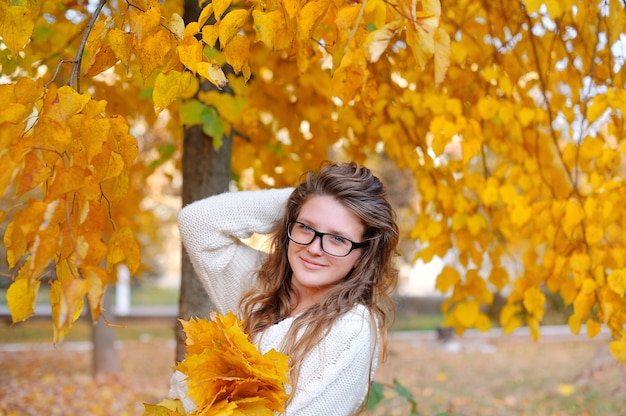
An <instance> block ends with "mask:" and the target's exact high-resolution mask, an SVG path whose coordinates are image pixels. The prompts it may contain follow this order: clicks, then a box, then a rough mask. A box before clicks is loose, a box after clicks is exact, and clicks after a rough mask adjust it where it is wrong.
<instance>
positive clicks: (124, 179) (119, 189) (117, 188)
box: [109, 171, 129, 202]
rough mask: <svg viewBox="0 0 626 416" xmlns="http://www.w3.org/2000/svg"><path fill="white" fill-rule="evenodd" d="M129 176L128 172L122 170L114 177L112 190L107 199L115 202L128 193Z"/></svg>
mask: <svg viewBox="0 0 626 416" xmlns="http://www.w3.org/2000/svg"><path fill="white" fill-rule="evenodd" d="M128 185H129V177H128V173H126V172H125V171H122V172H121V173H120V174H119V175H118V176H117V177H116V178H115V184H114V185H113V191H112V192H111V196H110V197H109V199H110V200H111V201H113V202H117V201H119V200H121V199H122V198H124V197H125V196H126V194H127V193H128Z"/></svg>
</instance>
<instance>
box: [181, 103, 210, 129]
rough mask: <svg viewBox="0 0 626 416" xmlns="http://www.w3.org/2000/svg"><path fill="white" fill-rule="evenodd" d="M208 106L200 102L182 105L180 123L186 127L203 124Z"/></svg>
mask: <svg viewBox="0 0 626 416" xmlns="http://www.w3.org/2000/svg"><path fill="white" fill-rule="evenodd" d="M205 108H206V105H205V104H203V103H201V102H200V101H198V100H187V101H185V102H183V103H182V104H181V105H180V121H181V123H182V124H183V125H184V126H193V125H194V124H202V112H203V111H204V109H205Z"/></svg>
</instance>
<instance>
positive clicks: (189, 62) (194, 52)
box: [155, 36, 202, 108]
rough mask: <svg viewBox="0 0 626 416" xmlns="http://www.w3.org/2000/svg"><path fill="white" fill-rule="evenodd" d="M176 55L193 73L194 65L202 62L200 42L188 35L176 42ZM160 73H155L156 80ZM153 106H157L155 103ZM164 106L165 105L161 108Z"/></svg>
mask: <svg viewBox="0 0 626 416" xmlns="http://www.w3.org/2000/svg"><path fill="white" fill-rule="evenodd" d="M178 56H179V57H180V62H182V64H183V65H185V67H187V68H188V69H190V70H192V71H193V72H194V73H195V71H196V66H197V65H198V63H199V62H202V44H201V43H200V42H198V40H197V39H196V38H195V37H194V36H188V37H186V38H185V39H183V41H182V42H180V43H179V44H178ZM169 73H170V74H172V73H178V71H170V72H169ZM162 74H163V73H159V74H158V75H157V80H158V76H159V75H162ZM155 88H156V86H155ZM155 106H156V107H157V108H159V106H157V105H156V104H155ZM165 107H167V105H166V106H164V107H161V108H165Z"/></svg>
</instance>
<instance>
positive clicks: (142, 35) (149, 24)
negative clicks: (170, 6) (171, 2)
mask: <svg viewBox="0 0 626 416" xmlns="http://www.w3.org/2000/svg"><path fill="white" fill-rule="evenodd" d="M147 3H148V9H147V10H145V11H143V12H140V11H137V10H136V9H135V8H131V10H132V13H130V31H131V33H134V34H135V36H137V38H138V39H139V42H140V44H141V45H142V47H143V43H144V41H145V40H147V39H149V38H150V36H149V35H151V34H153V32H155V31H156V30H157V28H158V27H159V25H160V24H161V17H162V15H161V7H160V6H159V3H158V1H157V0H148V2H147Z"/></svg>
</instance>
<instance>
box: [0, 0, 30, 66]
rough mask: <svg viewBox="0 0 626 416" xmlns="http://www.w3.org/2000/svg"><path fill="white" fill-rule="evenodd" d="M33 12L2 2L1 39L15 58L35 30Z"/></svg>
mask: <svg viewBox="0 0 626 416" xmlns="http://www.w3.org/2000/svg"><path fill="white" fill-rule="evenodd" d="M34 17H35V16H33V15H32V13H31V10H30V9H29V8H27V7H22V6H11V5H9V3H8V2H4V1H2V2H0V37H1V38H2V41H3V43H4V44H5V45H6V46H7V48H9V50H10V51H11V54H12V55H13V56H14V57H17V56H18V53H19V51H20V50H21V49H22V48H23V47H24V45H26V42H28V40H29V39H30V37H31V35H32V33H33V29H34V28H35V24H34V21H33V20H34Z"/></svg>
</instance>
